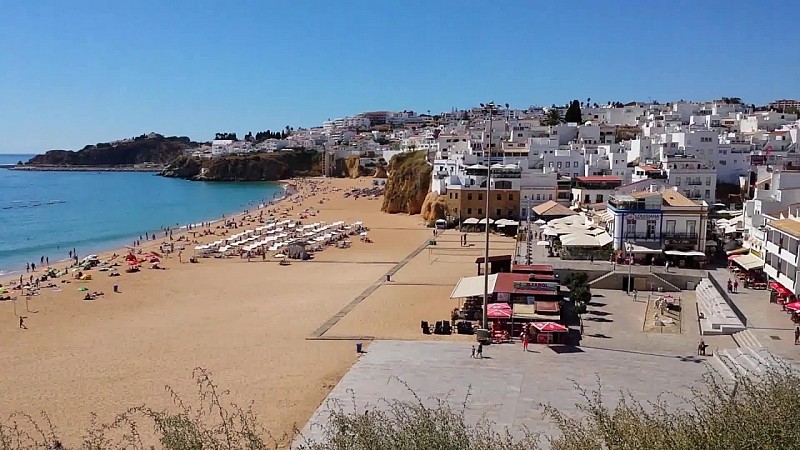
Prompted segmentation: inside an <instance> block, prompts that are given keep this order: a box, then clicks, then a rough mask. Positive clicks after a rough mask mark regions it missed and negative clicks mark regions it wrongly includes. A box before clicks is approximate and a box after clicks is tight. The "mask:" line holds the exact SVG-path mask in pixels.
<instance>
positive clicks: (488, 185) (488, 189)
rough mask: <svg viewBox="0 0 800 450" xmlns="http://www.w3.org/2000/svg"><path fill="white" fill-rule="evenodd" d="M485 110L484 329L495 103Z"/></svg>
mask: <svg viewBox="0 0 800 450" xmlns="http://www.w3.org/2000/svg"><path fill="white" fill-rule="evenodd" d="M481 107H482V108H483V109H484V111H486V112H488V113H489V146H488V147H487V152H488V156H487V157H486V166H487V167H486V214H485V215H484V217H485V221H486V223H485V224H484V225H485V226H486V241H485V242H484V247H483V317H482V319H483V320H482V321H481V326H482V328H483V329H484V330H486V329H488V328H489V322H488V318H487V317H486V308H487V306H488V304H489V207H490V206H491V203H490V201H491V200H490V196H491V192H492V190H491V181H492V121H493V120H492V119H493V115H494V111H495V106H494V103H492V102H489V103H487V104H483V103H481Z"/></svg>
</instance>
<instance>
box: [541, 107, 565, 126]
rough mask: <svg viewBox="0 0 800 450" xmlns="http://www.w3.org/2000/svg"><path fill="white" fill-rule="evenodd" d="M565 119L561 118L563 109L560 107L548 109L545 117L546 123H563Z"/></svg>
mask: <svg viewBox="0 0 800 450" xmlns="http://www.w3.org/2000/svg"><path fill="white" fill-rule="evenodd" d="M563 121H564V119H562V118H561V111H559V110H558V108H555V107H553V108H550V109H549V110H547V116H546V117H545V119H544V124H545V125H551V126H552V125H558V124H560V123H562V122H563Z"/></svg>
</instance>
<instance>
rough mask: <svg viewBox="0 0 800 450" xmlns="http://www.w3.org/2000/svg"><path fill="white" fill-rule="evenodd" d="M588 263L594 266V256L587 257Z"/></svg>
mask: <svg viewBox="0 0 800 450" xmlns="http://www.w3.org/2000/svg"><path fill="white" fill-rule="evenodd" d="M589 262H590V263H591V264H594V254H592V255H590V256H589Z"/></svg>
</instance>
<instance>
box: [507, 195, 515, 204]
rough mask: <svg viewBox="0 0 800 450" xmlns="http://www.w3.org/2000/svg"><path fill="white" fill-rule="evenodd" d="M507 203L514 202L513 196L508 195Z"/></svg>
mask: <svg viewBox="0 0 800 450" xmlns="http://www.w3.org/2000/svg"><path fill="white" fill-rule="evenodd" d="M508 201H510V202H513V201H514V194H508Z"/></svg>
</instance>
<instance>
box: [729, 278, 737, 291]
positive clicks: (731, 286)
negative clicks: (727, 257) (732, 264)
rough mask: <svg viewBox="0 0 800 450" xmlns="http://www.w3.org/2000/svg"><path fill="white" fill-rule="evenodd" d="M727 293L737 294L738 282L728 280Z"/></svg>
mask: <svg viewBox="0 0 800 450" xmlns="http://www.w3.org/2000/svg"><path fill="white" fill-rule="evenodd" d="M728 292H729V293H733V294H735V293H737V292H739V280H731V279H730V278H728Z"/></svg>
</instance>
